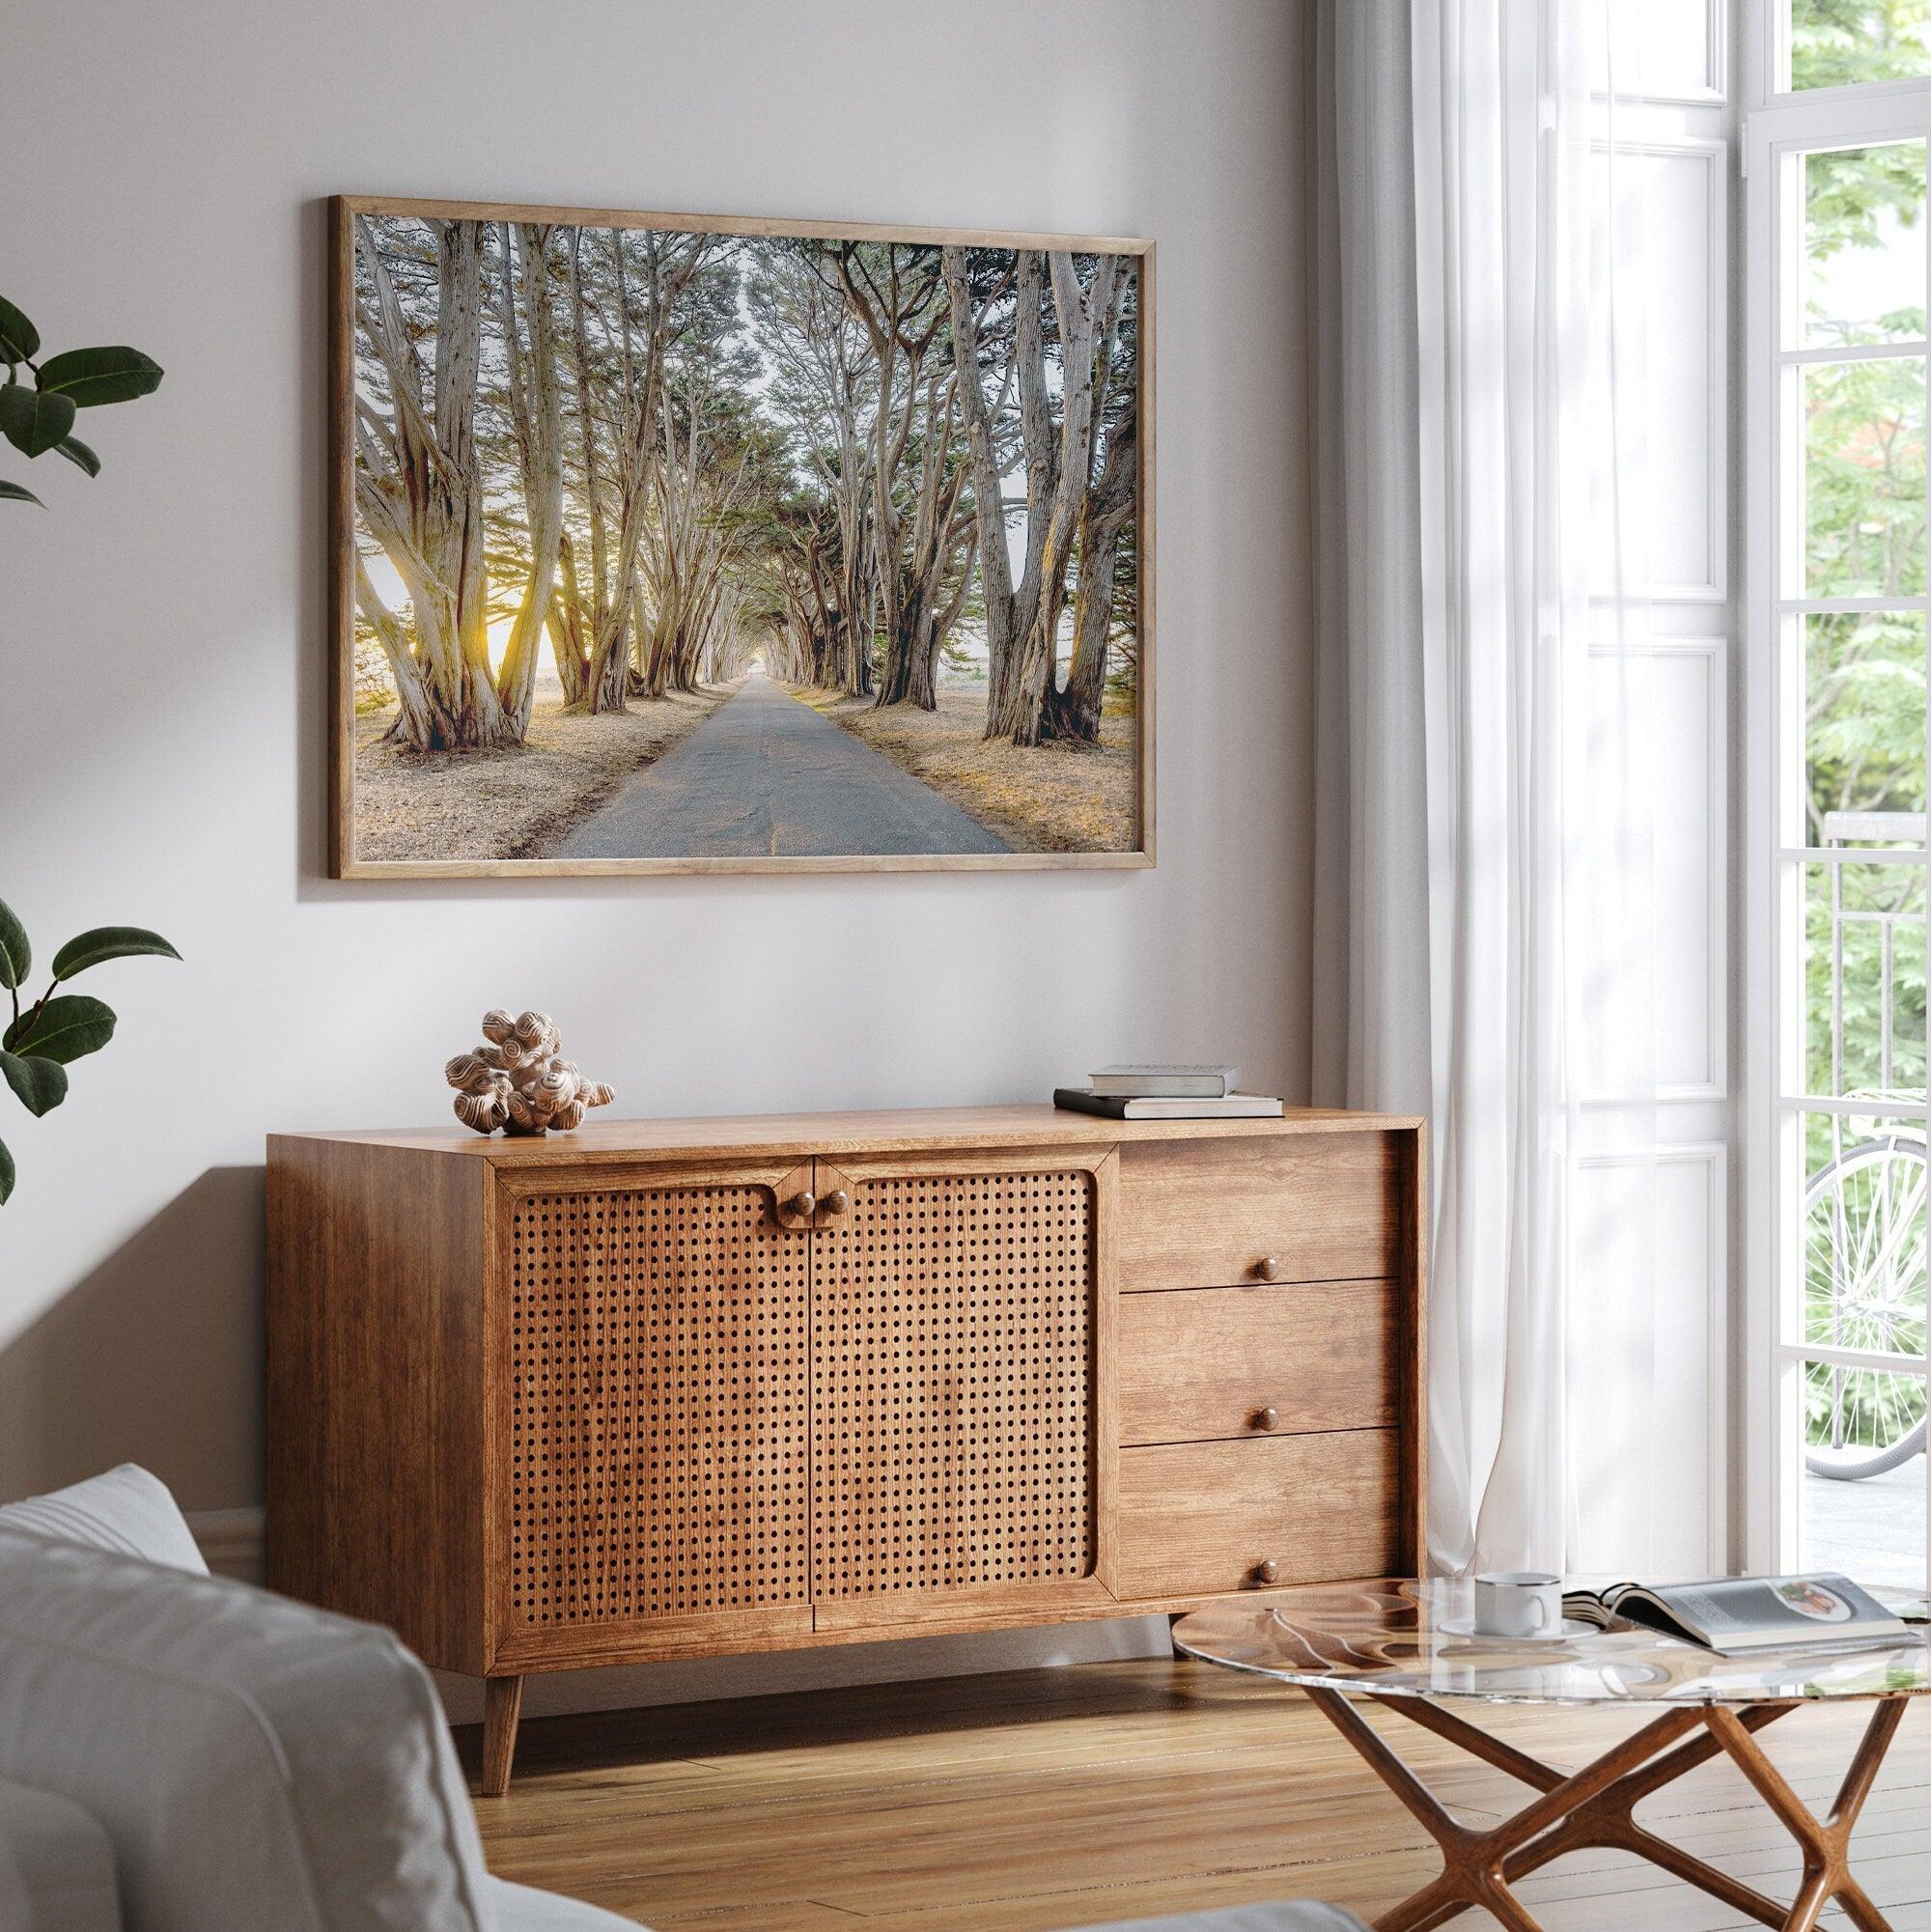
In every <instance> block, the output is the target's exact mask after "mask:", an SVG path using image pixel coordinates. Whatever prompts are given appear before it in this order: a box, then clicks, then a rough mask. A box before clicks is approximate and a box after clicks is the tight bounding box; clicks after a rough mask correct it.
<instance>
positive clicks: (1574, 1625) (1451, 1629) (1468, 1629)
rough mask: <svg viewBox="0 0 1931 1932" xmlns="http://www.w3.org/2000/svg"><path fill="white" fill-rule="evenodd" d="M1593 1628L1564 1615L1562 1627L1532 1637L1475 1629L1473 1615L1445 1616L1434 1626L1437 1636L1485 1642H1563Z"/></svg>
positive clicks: (1587, 1633) (1584, 1635) (1584, 1633)
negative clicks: (1510, 1635) (1512, 1635)
mask: <svg viewBox="0 0 1931 1932" xmlns="http://www.w3.org/2000/svg"><path fill="white" fill-rule="evenodd" d="M1595 1628H1596V1626H1595V1625H1594V1624H1592V1623H1584V1622H1583V1621H1582V1620H1581V1617H1574V1616H1565V1617H1564V1618H1563V1619H1562V1628H1561V1629H1560V1630H1552V1631H1550V1632H1549V1633H1548V1635H1547V1636H1544V1635H1543V1634H1542V1633H1541V1632H1537V1634H1536V1635H1535V1636H1533V1637H1502V1636H1499V1635H1497V1633H1496V1632H1495V1631H1492V1630H1477V1629H1476V1628H1475V1620H1474V1618H1473V1617H1469V1616H1447V1617H1443V1618H1442V1619H1441V1622H1440V1623H1438V1624H1437V1625H1436V1626H1435V1631H1436V1635H1437V1636H1439V1637H1472V1638H1475V1639H1476V1640H1477V1641H1479V1642H1486V1643H1564V1642H1567V1641H1568V1639H1569V1638H1572V1637H1587V1636H1588V1635H1589V1633H1590V1632H1591V1631H1593V1630H1594V1629H1595Z"/></svg>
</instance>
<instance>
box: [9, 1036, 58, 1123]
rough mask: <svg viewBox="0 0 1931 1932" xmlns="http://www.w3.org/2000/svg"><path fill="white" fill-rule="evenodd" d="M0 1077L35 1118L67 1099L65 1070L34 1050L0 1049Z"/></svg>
mask: <svg viewBox="0 0 1931 1932" xmlns="http://www.w3.org/2000/svg"><path fill="white" fill-rule="evenodd" d="M0 1078H4V1079H5V1080H6V1082H7V1084H8V1085H9V1086H10V1087H12V1088H13V1089H14V1094H15V1096H16V1097H17V1098H18V1100H19V1103H20V1105H21V1106H23V1107H25V1108H26V1109H27V1111H28V1112H29V1113H31V1114H33V1115H34V1116H35V1117H36V1118H38V1117H39V1116H40V1115H42V1114H43V1113H51V1112H52V1111H53V1110H54V1108H55V1107H57V1106H59V1105H60V1104H61V1102H62V1101H64V1100H65V1099H66V1098H67V1069H66V1068H65V1067H63V1066H60V1065H59V1064H57V1063H56V1062H55V1061H53V1060H49V1059H46V1058H44V1057H42V1055H40V1054H37V1053H25V1054H23V1053H9V1052H6V1051H0Z"/></svg>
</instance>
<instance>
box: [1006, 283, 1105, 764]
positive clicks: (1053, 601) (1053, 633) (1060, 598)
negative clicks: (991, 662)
mask: <svg viewBox="0 0 1931 1932" xmlns="http://www.w3.org/2000/svg"><path fill="white" fill-rule="evenodd" d="M1050 262H1051V273H1052V305H1053V311H1054V314H1055V316H1056V318H1057V321H1058V323H1059V342H1060V369H1061V377H1060V388H1061V396H1060V424H1059V437H1058V449H1057V453H1056V458H1055V461H1054V462H1053V465H1052V467H1051V470H1050V478H1051V488H1050V490H1049V491H1048V492H1047V493H1046V494H1045V496H1044V498H1041V497H1039V496H1030V497H1029V500H1028V505H1027V546H1028V550H1030V549H1031V547H1032V537H1033V533H1034V525H1035V522H1036V520H1037V519H1038V518H1041V516H1042V514H1043V515H1044V518H1045V529H1044V532H1043V535H1042V538H1041V542H1040V544H1039V547H1038V556H1039V580H1038V586H1037V590H1036V594H1035V597H1034V600H1033V603H1032V608H1031V610H1030V611H1029V612H1028V613H1027V621H1026V626H1025V630H1024V631H1023V633H1022V634H1021V637H1020V638H1019V640H1018V643H1017V646H1016V649H1015V654H1014V658H1013V662H1012V667H1011V672H1010V675H1009V676H1008V678H1007V679H1006V681H1005V684H1004V687H1003V689H1002V691H1001V693H1000V696H999V699H998V701H997V703H996V704H995V706H994V708H993V714H992V716H991V717H990V718H989V720H988V722H987V727H986V729H987V735H988V736H989V737H997V738H1010V739H1011V740H1012V741H1013V742H1014V743H1015V744H1037V743H1039V742H1041V740H1042V739H1045V738H1049V737H1051V736H1052V735H1053V731H1054V724H1055V717H1054V713H1055V710H1056V705H1055V702H1054V701H1055V699H1056V698H1057V695H1058V669H1059V665H1058V660H1059V620H1060V618H1061V616H1062V614H1063V613H1064V611H1065V608H1066V571H1067V565H1068V562H1069V561H1070V559H1071V556H1072V551H1073V540H1074V537H1075V534H1076V533H1077V528H1078V523H1079V519H1080V517H1081V516H1082V515H1083V513H1084V511H1085V507H1086V495H1087V485H1088V478H1089V476H1090V473H1091V469H1092V461H1093V414H1094V410H1093V389H1094V376H1095V368H1094V351H1095V349H1096V346H1097V344H1098V342H1099V340H1100V336H1101V328H1102V324H1103V322H1104V321H1105V318H1106V317H1107V316H1108V315H1109V313H1110V311H1111V309H1112V299H1113V279H1114V274H1115V262H1114V259H1113V258H1112V257H1110V256H1103V257H1101V258H1100V260H1099V261H1098V263H1097V264H1096V266H1095V268H1094V273H1093V281H1092V285H1091V287H1090V288H1088V287H1083V286H1082V285H1081V283H1080V281H1079V277H1078V272H1077V267H1076V266H1075V264H1074V260H1073V257H1072V256H1071V255H1070V254H1068V253H1065V252H1063V251H1055V252H1054V254H1053V255H1052V256H1051V257H1050Z"/></svg>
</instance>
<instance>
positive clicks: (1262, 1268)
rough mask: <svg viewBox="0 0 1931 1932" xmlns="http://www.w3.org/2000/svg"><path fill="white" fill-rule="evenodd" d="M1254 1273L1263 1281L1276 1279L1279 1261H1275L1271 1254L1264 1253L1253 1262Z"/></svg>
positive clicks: (1278, 1271) (1278, 1273) (1278, 1272)
mask: <svg viewBox="0 0 1931 1932" xmlns="http://www.w3.org/2000/svg"><path fill="white" fill-rule="evenodd" d="M1254 1273H1255V1274H1258V1275H1259V1276H1260V1277H1261V1279H1262V1280H1263V1281H1273V1280H1277V1279H1278V1278H1279V1275H1280V1263H1279V1262H1277V1261H1276V1260H1275V1259H1274V1258H1273V1255H1271V1254H1264V1255H1262V1256H1261V1258H1260V1259H1259V1260H1258V1261H1257V1262H1255V1263H1254Z"/></svg>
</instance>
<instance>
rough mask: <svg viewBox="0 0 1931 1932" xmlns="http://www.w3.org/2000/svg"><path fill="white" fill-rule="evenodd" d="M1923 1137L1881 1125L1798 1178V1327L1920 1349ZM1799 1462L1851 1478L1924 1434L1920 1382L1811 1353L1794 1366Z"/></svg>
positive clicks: (1917, 1353) (1890, 1351)
mask: <svg viewBox="0 0 1931 1932" xmlns="http://www.w3.org/2000/svg"><path fill="white" fill-rule="evenodd" d="M1926 1179H1927V1165H1926V1157H1925V1145H1924V1142H1923V1140H1922V1139H1921V1138H1919V1137H1918V1136H1917V1135H1916V1134H1885V1135H1882V1136H1880V1137H1879V1138H1877V1139H1873V1140H1867V1141H1864V1142H1863V1143H1861V1145H1859V1146H1857V1147H1852V1148H1847V1149H1846V1150H1845V1151H1844V1152H1843V1153H1842V1154H1840V1155H1838V1156H1837V1157H1836V1159H1835V1160H1833V1161H1832V1162H1829V1163H1828V1164H1827V1165H1826V1166H1824V1167H1821V1168H1819V1169H1818V1171H1817V1172H1816V1173H1815V1174H1814V1175H1812V1176H1811V1178H1810V1182H1809V1185H1808V1186H1807V1187H1806V1188H1805V1196H1804V1207H1805V1216H1804V1223H1805V1257H1804V1338H1805V1341H1807V1342H1814V1343H1819V1344H1821V1345H1823V1346H1826V1347H1832V1348H1845V1349H1858V1350H1860V1351H1863V1352H1866V1353H1869V1354H1873V1355H1882V1356H1895V1357H1897V1358H1898V1365H1899V1368H1900V1369H1901V1370H1908V1368H1909V1365H1910V1363H1911V1361H1912V1358H1914V1357H1915V1358H1917V1360H1918V1361H1919V1362H1921V1361H1922V1360H1923V1358H1924V1312H1925V1304H1924V1289H1925V1191H1926ZM1805 1424H1806V1427H1805V1435H1806V1438H1807V1444H1806V1448H1805V1458H1804V1462H1805V1468H1806V1469H1807V1470H1810V1471H1811V1473H1812V1474H1814V1475H1820V1476H1828V1477H1831V1478H1833V1480H1837V1481H1845V1482H1858V1481H1862V1480H1863V1479H1865V1478H1866V1477H1869V1476H1875V1475H1882V1474H1883V1473H1884V1472H1885V1471H1886V1470H1893V1469H1895V1468H1897V1467H1898V1465H1899V1464H1901V1463H1905V1462H1908V1461H1909V1460H1910V1459H1911V1458H1912V1457H1913V1456H1915V1455H1917V1454H1919V1453H1920V1452H1921V1451H1922V1450H1923V1448H1924V1444H1925V1402H1924V1384H1923V1383H1922V1382H1921V1381H1918V1380H1914V1379H1912V1378H1911V1377H1910V1376H1909V1374H1908V1373H1906V1374H1891V1373H1887V1372H1884V1371H1880V1370H1874V1369H1861V1368H1842V1367H1837V1366H1834V1365H1833V1364H1829V1363H1822V1362H1819V1363H1813V1364H1811V1365H1810V1367H1809V1369H1808V1370H1807V1372H1806V1377H1805Z"/></svg>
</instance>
